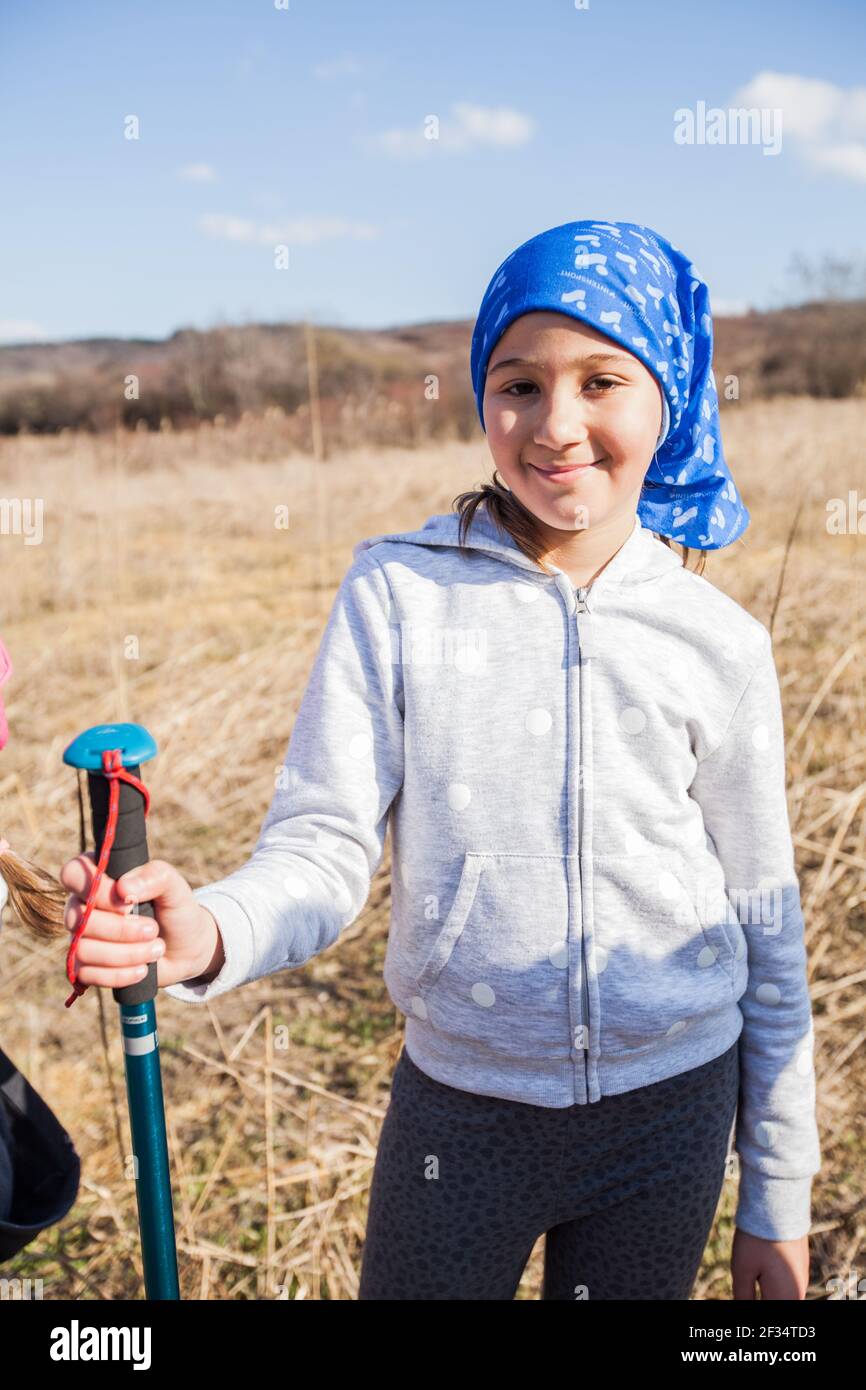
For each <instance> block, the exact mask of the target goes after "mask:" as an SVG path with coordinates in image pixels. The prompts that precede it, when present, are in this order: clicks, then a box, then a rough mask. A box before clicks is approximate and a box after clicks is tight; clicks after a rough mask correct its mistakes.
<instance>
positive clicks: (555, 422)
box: [532, 386, 587, 449]
mask: <svg viewBox="0 0 866 1390" xmlns="http://www.w3.org/2000/svg"><path fill="white" fill-rule="evenodd" d="M533 414H534V419H533V422H532V423H533V436H534V439H535V443H536V444H541V445H543V446H544V447H545V448H547V449H563V448H565V446H567V445H577V444H580V443H582V442H583V441H585V440H586V438H587V422H586V418H585V415H586V412H585V410H584V407H583V404H582V403H581V401H580V400H579V399H578V397H577V396H576V395H575V391H574V387H573V386H572V387H562V388H559V389H558V390H555V391H548V392H545V393H544V394H543V395H540V396H539V398H538V407H537V409H536V410H535V411H534V412H533Z"/></svg>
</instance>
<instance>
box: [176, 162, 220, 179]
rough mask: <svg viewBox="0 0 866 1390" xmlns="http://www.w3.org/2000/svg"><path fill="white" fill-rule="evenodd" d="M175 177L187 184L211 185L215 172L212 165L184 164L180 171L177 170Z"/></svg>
mask: <svg viewBox="0 0 866 1390" xmlns="http://www.w3.org/2000/svg"><path fill="white" fill-rule="evenodd" d="M177 176H178V178H179V179H186V180H187V182H189V183H213V181H214V179H215V178H216V170H215V169H214V167H213V165H212V164H184V166H183V168H182V169H178V171H177Z"/></svg>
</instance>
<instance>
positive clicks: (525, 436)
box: [483, 311, 663, 532]
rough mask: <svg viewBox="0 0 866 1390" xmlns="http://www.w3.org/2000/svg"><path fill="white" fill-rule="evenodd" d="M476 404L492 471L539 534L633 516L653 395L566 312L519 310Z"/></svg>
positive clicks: (656, 419) (656, 424) (655, 418)
mask: <svg viewBox="0 0 866 1390" xmlns="http://www.w3.org/2000/svg"><path fill="white" fill-rule="evenodd" d="M600 354H603V355H604V358H605V359H606V358H607V355H608V354H610V360H602V358H601V357H600ZM514 359H516V360H514ZM483 408H484V423H485V425H486V427H487V442H488V444H489V446H490V451H491V453H492V454H493V458H494V461H495V464H496V468H497V470H498V472H499V473H500V474H501V476H502V478H503V479H504V481H505V482H506V483H507V485H508V487H509V488H510V489H511V491H512V492H513V493H514V494H515V496H516V497H517V498H518V500H519V501H520V502H522V503H523V505H524V507H526V508H527V510H528V511H530V512H532V513H533V515H534V516H535V517H536V518H537V519H538V521H539V522H540V523H541V525H542V529H543V530H544V529H545V527H546V528H550V529H552V530H554V531H558V532H559V531H576V530H583V529H587V528H591V527H595V526H598V525H601V524H603V523H605V522H615V521H616V519H617V518H621V519H623V520H624V519H625V518H626V517H629V516H630V517H633V516H634V514H635V512H636V510H637V504H638V500H639V495H640V490H641V486H642V484H643V480H644V477H645V475H646V471H647V469H648V468H649V465H650V463H651V462H652V457H653V453H654V451H655V447H656V441H657V439H658V435H659V430H660V429H661V426H662V419H663V412H662V392H661V387H660V386H659V384H658V382H657V381H656V378H655V377H654V376H653V375H652V373H651V372H650V371H648V369H647V368H646V367H645V366H644V365H643V363H642V362H641V361H640V360H639V359H638V358H637V357H635V356H634V355H633V354H632V353H630V352H628V351H626V350H625V349H624V348H623V347H621V346H620V344H619V343H616V342H614V341H613V339H611V338H608V337H606V336H605V334H603V333H599V332H598V331H597V330H596V329H595V328H592V327H591V326H590V325H589V324H585V323H581V322H580V321H579V320H577V319H573V318H571V317H570V316H568V315H566V314H558V313H555V312H548V311H544V312H542V311H535V312H533V313H529V314H523V315H521V317H520V318H518V319H515V320H514V322H513V323H510V324H509V326H508V328H507V329H506V331H505V332H504V333H503V335H502V337H501V338H500V339H499V341H498V342H497V344H496V346H495V347H494V349H493V352H492V353H491V354H490V362H489V364H488V368H487V378H486V381H485V385H484V401H483ZM566 465H579V467H578V468H577V469H576V471H574V472H571V473H563V474H562V476H561V477H559V478H555V477H550V476H545V474H544V473H543V472H541V471H540V470H542V469H554V468H564V467H565V466H566Z"/></svg>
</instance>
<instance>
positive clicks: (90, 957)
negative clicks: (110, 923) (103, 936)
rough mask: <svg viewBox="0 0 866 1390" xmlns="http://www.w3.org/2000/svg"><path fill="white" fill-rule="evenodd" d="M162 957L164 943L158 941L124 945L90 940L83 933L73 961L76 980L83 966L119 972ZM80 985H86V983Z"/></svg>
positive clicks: (79, 976) (95, 939) (115, 942)
mask: <svg viewBox="0 0 866 1390" xmlns="http://www.w3.org/2000/svg"><path fill="white" fill-rule="evenodd" d="M163 955H165V942H164V941H161V940H159V939H157V940H156V941H138V942H132V943H130V944H129V945H125V944H123V943H122V942H117V941H100V940H98V939H97V938H94V939H91V938H90V937H89V936H88V935H87V933H86V932H85V933H84V935H83V936H82V938H81V940H80V941H79V943H78V951H77V953H76V957H75V959H76V964H77V966H78V971H79V974H78V978H79V979H80V978H81V974H80V972H81V967H82V966H84V965H97V966H109V967H111V969H113V970H121V969H123V968H124V967H125V966H129V965H146V964H147V962H148V961H151V960H158V959H159V957H160V956H163ZM82 983H86V981H83V982H82Z"/></svg>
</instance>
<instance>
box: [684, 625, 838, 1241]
mask: <svg viewBox="0 0 866 1390" xmlns="http://www.w3.org/2000/svg"><path fill="white" fill-rule="evenodd" d="M762 626H763V625H762ZM763 630H764V634H765V635H764V641H763V643H762V644H761V647H760V651H759V654H758V657H757V662H756V666H755V669H754V671H753V673H752V675H751V677H750V679H749V681H748V683H747V685H746V688H745V690H744V692H743V694H742V695H741V697H740V700H739V703H738V705H737V707H736V709H735V711H734V714H733V717H732V718H731V721H730V723H729V725H728V728H727V730H726V732H725V735H724V737H723V739H722V741H721V743H719V744H718V746H717V747H716V748H715V749H714V750H713V751H712V752H711V753H709V754H708V755H707V756H706V757H704V758H703V759H702V760H701V762H700V763H699V764H698V768H697V771H696V773H695V776H694V780H693V782H692V786H691V789H690V792H691V796H692V797H693V798H694V800H695V801H697V802H698V804H699V805H700V807H701V809H702V811H703V817H704V825H705V826H706V829H707V831H708V833H709V835H710V837H711V839H712V841H713V843H714V845H715V849H716V854H717V855H718V858H719V860H720V862H721V864H722V867H723V869H724V873H725V881H726V887H727V892H728V895H729V897H730V898H731V901H732V903H733V904H735V905H736V907H737V916H738V919H739V921H740V923H741V925H742V927H743V931H744V933H745V936H746V942H747V947H748V966H749V976H748V985H747V988H746V991H745V993H744V994H743V996H742V997H741V999H740V1001H739V1006H740V1010H741V1012H742V1015H743V1020H744V1022H743V1030H742V1033H741V1036H740V1049H739V1055H740V1097H739V1107H738V1111H737V1119H736V1129H735V1141H734V1147H735V1149H736V1151H737V1154H738V1156H739V1160H740V1181H739V1194H738V1206H737V1213H736V1225H737V1226H738V1227H739V1228H740V1229H741V1230H743V1231H748V1232H750V1233H751V1234H752V1235H756V1236H762V1237H764V1238H765V1239H767V1240H795V1239H797V1238H799V1237H800V1236H804V1235H807V1234H808V1231H809V1228H810V1225H811V1188H812V1176H813V1175H814V1174H815V1173H816V1172H818V1170H819V1168H820V1166H821V1154H820V1148H819V1139H818V1127H817V1121H816V1113H815V1068H814V1060H813V1045H814V1033H813V1021H812V1008H811V1000H810V997H809V987H808V979H807V974H806V964H807V962H806V947H805V939H804V923H803V914H802V910H801V903H800V890H799V884H798V881H797V876H796V870H795V866H794V847H793V842H792V838H791V831H790V825H789V820H788V806H787V796H786V768H785V733H784V724H783V714H782V702H781V695H780V690H779V680H778V675H777V673H776V666H775V662H774V659H773V649H772V641H771V638H770V633H769V632H768V630H767V629H766V628H764V629H763Z"/></svg>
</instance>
